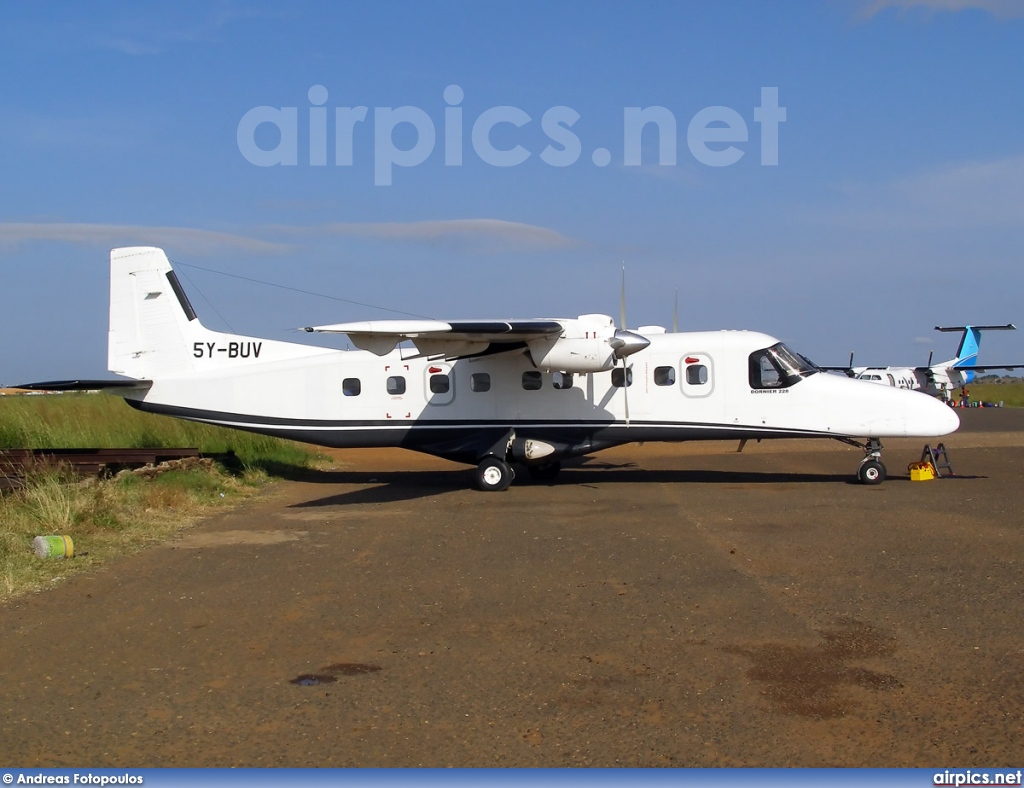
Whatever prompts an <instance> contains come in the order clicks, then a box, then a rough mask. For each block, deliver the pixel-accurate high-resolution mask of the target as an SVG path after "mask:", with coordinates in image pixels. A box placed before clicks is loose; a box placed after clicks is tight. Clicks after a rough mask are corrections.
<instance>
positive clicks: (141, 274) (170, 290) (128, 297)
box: [107, 246, 206, 379]
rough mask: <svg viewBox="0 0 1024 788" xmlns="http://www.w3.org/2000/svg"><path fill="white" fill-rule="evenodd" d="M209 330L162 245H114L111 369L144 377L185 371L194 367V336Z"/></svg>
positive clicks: (110, 340)
mask: <svg viewBox="0 0 1024 788" xmlns="http://www.w3.org/2000/svg"><path fill="white" fill-rule="evenodd" d="M205 331H206V329H204V328H203V326H202V324H201V323H200V322H199V320H198V318H197V317H196V313H195V310H193V309H192V305H191V304H190V303H189V301H188V297H187V296H186V295H185V291H184V290H183V289H182V287H181V284H180V283H179V282H178V279H177V277H176V276H175V274H174V271H173V270H172V269H171V263H170V261H169V260H168V259H167V255H166V254H164V251H163V250H162V249H157V248H155V247H151V246H133V247H126V248H121V249H112V250H111V252H110V326H109V333H108V335H107V368H108V369H109V370H110V371H111V372H115V373H117V374H119V375H126V376H127V377H132V378H140V379H145V378H148V379H153V378H154V377H175V376H178V375H182V374H187V373H189V372H191V371H193V369H194V359H193V358H192V355H191V354H190V353H189V350H188V348H189V347H190V345H191V341H190V340H192V339H193V337H194V336H195V334H196V333H197V332H205Z"/></svg>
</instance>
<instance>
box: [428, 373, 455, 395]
mask: <svg viewBox="0 0 1024 788" xmlns="http://www.w3.org/2000/svg"><path fill="white" fill-rule="evenodd" d="M451 387H452V384H451V381H450V380H448V376H447V375H431V376H430V391H431V393H432V394H447V393H448V391H449V390H450V389H451Z"/></svg>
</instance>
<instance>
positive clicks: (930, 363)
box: [926, 350, 935, 367]
mask: <svg viewBox="0 0 1024 788" xmlns="http://www.w3.org/2000/svg"><path fill="white" fill-rule="evenodd" d="M934 355H935V351H934V350H929V351H928V364H927V365H926V366H929V367H930V366H931V365H932V356H934Z"/></svg>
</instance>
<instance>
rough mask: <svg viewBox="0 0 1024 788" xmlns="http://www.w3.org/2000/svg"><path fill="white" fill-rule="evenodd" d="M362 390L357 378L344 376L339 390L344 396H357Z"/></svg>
mask: <svg viewBox="0 0 1024 788" xmlns="http://www.w3.org/2000/svg"><path fill="white" fill-rule="evenodd" d="M362 390H363V384H362V383H360V382H359V378H345V379H344V380H343V381H342V382H341V391H342V393H343V394H344V395H345V396H346V397H358V396H359V392H361V391H362Z"/></svg>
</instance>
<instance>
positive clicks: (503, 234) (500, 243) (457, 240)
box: [274, 219, 582, 251]
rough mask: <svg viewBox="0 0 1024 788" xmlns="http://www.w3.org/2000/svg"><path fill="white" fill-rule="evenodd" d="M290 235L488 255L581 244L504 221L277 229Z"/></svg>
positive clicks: (336, 224) (541, 229) (544, 230)
mask: <svg viewBox="0 0 1024 788" xmlns="http://www.w3.org/2000/svg"><path fill="white" fill-rule="evenodd" d="M274 229H278V230H282V231H286V232H290V233H316V234H321V233H326V234H330V235H342V236H348V237H352V238H375V239H380V240H385V241H406V242H412V243H427V244H454V245H460V246H470V247H474V248H477V249H482V250H485V251H513V250H523V249H567V248H570V247H574V246H580V245H582V242H581V241H578V240H576V239H574V238H570V237H568V236H565V235H562V234H561V233H559V232H556V231H555V230H551V229H549V228H547V227H539V226H537V225H533V224H523V223H521V222H508V221H504V220H502V219H447V220H438V221H423V222H366V223H356V222H334V223H331V224H323V225H319V226H316V227H277V228H274Z"/></svg>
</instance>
